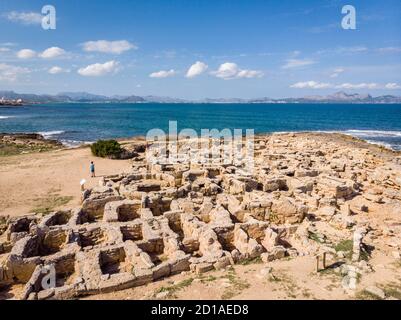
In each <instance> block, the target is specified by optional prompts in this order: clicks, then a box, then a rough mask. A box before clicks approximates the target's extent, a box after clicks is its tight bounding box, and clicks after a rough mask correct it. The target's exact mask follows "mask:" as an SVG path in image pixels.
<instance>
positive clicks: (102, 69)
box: [78, 60, 120, 77]
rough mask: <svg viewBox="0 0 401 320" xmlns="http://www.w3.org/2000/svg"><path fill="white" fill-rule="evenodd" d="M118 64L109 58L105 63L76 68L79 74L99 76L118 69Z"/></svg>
mask: <svg viewBox="0 0 401 320" xmlns="http://www.w3.org/2000/svg"><path fill="white" fill-rule="evenodd" d="M119 66H120V64H119V63H118V62H117V61H114V60H111V61H108V62H105V63H103V64H102V63H95V64H91V65H89V66H87V67H85V68H80V69H78V73H79V74H80V75H81V76H86V77H99V76H103V75H105V74H108V73H115V72H117V71H118V70H119Z"/></svg>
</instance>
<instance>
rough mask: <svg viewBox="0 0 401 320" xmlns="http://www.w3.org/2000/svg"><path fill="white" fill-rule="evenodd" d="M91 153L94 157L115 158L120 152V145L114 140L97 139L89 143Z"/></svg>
mask: <svg viewBox="0 0 401 320" xmlns="http://www.w3.org/2000/svg"><path fill="white" fill-rule="evenodd" d="M91 151H92V154H93V155H94V156H96V157H102V158H106V157H112V158H117V157H118V156H119V155H120V154H121V152H122V149H121V146H120V144H119V143H118V142H117V141H116V140H99V141H97V142H95V143H94V144H92V145H91Z"/></svg>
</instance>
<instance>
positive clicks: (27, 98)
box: [0, 91, 401, 107]
mask: <svg viewBox="0 0 401 320" xmlns="http://www.w3.org/2000/svg"><path fill="white" fill-rule="evenodd" d="M1 99H3V101H4V102H8V105H6V104H4V105H6V106H21V105H32V104H47V103H138V104H146V103H163V104H165V103H166V104H191V103H194V104H305V103H308V104H311V103H312V104H313V103H320V104H333V103H336V104H341V103H352V104H398V103H401V96H393V95H383V96H377V97H373V96H372V95H370V94H358V93H346V92H342V91H341V92H336V93H334V94H331V95H327V96H319V95H316V96H305V97H299V98H280V99H273V98H269V97H261V98H251V99H243V98H204V99H199V100H188V99H181V98H172V97H161V96H136V95H128V96H117V95H114V96H104V95H96V94H91V93H87V92H62V93H59V94H56V95H49V94H42V95H38V94H26V93H16V92H14V91H0V107H1V106H2V103H1V101H2V100H1ZM13 103H14V105H13Z"/></svg>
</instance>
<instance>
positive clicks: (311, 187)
mask: <svg viewBox="0 0 401 320" xmlns="http://www.w3.org/2000/svg"><path fill="white" fill-rule="evenodd" d="M255 148H256V150H255V160H256V161H255V172H254V174H253V175H251V176H250V175H248V174H244V172H243V171H242V170H241V165H239V166H232V165H199V164H190V163H178V164H174V165H165V164H157V163H156V164H150V163H147V162H146V160H145V156H144V154H143V153H139V154H138V156H137V157H136V158H134V159H133V169H132V173H127V174H121V175H115V176H109V177H104V178H102V179H101V180H100V183H99V186H98V187H96V188H93V189H91V190H85V191H84V192H83V194H82V206H81V207H80V208H76V209H73V210H67V211H58V212H54V213H52V214H49V215H46V216H44V217H42V216H38V215H33V216H24V217H19V218H13V219H9V221H8V222H7V229H6V231H5V233H4V234H3V237H2V238H0V239H3V240H1V242H0V284H1V285H9V286H13V285H15V284H20V285H24V287H23V290H22V292H21V294H20V296H19V298H21V299H70V298H74V297H79V296H85V295H92V294H99V293H105V292H110V291H115V290H122V289H126V288H131V287H137V286H141V285H144V284H147V283H149V282H152V281H156V280H158V279H161V278H165V277H169V276H171V275H174V274H178V273H181V272H184V271H192V272H194V273H197V274H200V273H203V272H207V271H209V270H213V269H222V268H226V267H228V266H230V265H233V264H236V263H239V262H241V261H244V260H249V259H256V258H258V259H261V260H262V261H263V262H265V263H268V262H270V261H273V260H275V259H280V258H284V257H286V256H290V257H295V256H297V255H318V254H320V253H321V252H322V251H330V250H331V251H332V249H330V248H328V245H327V243H325V241H324V235H322V236H321V239H320V238H319V239H320V240H322V241H315V240H316V239H315V238H314V237H311V234H313V235H314V236H316V235H317V236H318V237H320V236H319V232H318V231H319V230H317V225H316V224H315V221H323V222H325V223H330V224H331V225H333V226H336V228H340V229H341V230H344V232H346V233H347V235H352V234H353V230H355V228H357V227H358V228H360V226H357V222H356V220H355V219H354V217H353V215H355V214H356V213H359V212H364V211H366V210H369V208H355V207H353V208H351V206H350V200H352V199H353V197H355V196H357V195H361V194H363V195H364V197H365V198H366V199H368V201H369V202H372V203H386V202H387V203H389V202H391V203H393V204H395V205H396V206H398V208H399V207H400V201H401V197H400V194H401V193H400V189H401V181H400V175H399V173H400V172H401V171H400V165H399V164H395V163H394V164H391V165H390V166H389V165H388V164H385V165H383V166H381V167H378V165H377V159H376V158H375V157H374V156H372V155H370V154H369V152H367V151H366V150H359V149H358V152H356V151H355V150H353V152H350V150H345V149H340V148H338V147H337V146H336V145H335V144H330V143H326V144H322V145H318V146H317V145H316V142H315V141H313V140H308V139H303V140H302V139H300V138H299V137H297V138H296V139H295V137H294V136H292V135H285V136H274V135H273V136H269V137H259V138H257V140H256V143H255ZM246 160H247V159H244V161H246ZM390 167H391V168H390ZM389 168H390V169H389ZM397 170H398V171H397ZM357 210H360V211H358V212H357ZM358 230H360V229H358ZM360 234H361V232H359V233H358V234H357V235H355V236H354V238H355V239H356V240H355V241H357V242H358V241H359V242H358V243H357V244H355V246H358V248H359V247H360V241H361V240H362V236H361V235H360ZM358 250H359V249H358ZM356 255H359V251H358V252H356V253H354V261H353V262H355V263H356V262H357V261H358V259H359V258H358V257H356ZM49 270H54V275H55V283H54V286H53V287H49V288H47V287H46V285H44V283H43V282H44V280H46V279H47V278H46V277H47V275H48V274H49V272H50V271H49ZM351 271H352V270H351ZM45 282H46V281H45ZM45 284H46V283H45Z"/></svg>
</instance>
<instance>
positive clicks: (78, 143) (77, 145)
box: [60, 140, 93, 149]
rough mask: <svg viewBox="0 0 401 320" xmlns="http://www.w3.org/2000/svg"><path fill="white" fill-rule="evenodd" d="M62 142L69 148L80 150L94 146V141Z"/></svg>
mask: <svg viewBox="0 0 401 320" xmlns="http://www.w3.org/2000/svg"><path fill="white" fill-rule="evenodd" d="M60 142H61V143H62V144H63V145H64V146H66V147H67V148H71V149H73V148H78V147H80V146H82V145H88V144H92V143H93V142H92V141H77V140H60Z"/></svg>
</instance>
